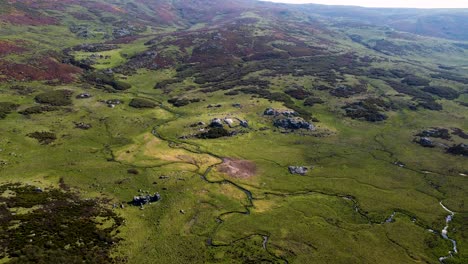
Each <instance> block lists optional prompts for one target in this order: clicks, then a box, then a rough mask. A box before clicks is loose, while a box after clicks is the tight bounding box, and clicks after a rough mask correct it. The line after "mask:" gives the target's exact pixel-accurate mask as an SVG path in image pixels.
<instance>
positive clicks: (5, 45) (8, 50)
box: [0, 40, 27, 57]
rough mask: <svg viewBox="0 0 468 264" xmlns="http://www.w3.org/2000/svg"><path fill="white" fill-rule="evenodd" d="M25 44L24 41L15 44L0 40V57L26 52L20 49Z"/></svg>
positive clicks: (22, 48)
mask: <svg viewBox="0 0 468 264" xmlns="http://www.w3.org/2000/svg"><path fill="white" fill-rule="evenodd" d="M25 43H26V42H25V41H20V40H17V41H15V42H11V41H3V40H0V57H2V56H6V55H9V54H19V53H22V52H24V51H26V50H27V49H26V48H24V47H22V46H23V45H25Z"/></svg>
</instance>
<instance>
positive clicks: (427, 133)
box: [418, 127, 450, 139]
mask: <svg viewBox="0 0 468 264" xmlns="http://www.w3.org/2000/svg"><path fill="white" fill-rule="evenodd" d="M418 136H420V137H433V138H443V139H450V133H449V131H448V129H446V128H438V127H435V128H429V129H425V130H423V131H421V133H419V134H418Z"/></svg>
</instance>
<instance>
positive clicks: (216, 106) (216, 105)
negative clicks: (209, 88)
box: [206, 104, 222, 108]
mask: <svg viewBox="0 0 468 264" xmlns="http://www.w3.org/2000/svg"><path fill="white" fill-rule="evenodd" d="M220 107H222V105H220V104H215V105H213V104H209V105H208V106H207V107H206V108H220Z"/></svg>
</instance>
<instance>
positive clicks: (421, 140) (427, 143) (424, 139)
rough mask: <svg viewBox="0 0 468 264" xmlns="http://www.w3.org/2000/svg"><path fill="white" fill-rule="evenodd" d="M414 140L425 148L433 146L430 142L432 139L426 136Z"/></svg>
mask: <svg viewBox="0 0 468 264" xmlns="http://www.w3.org/2000/svg"><path fill="white" fill-rule="evenodd" d="M416 142H418V143H419V145H421V146H423V147H425V148H433V147H435V146H434V143H433V142H432V140H431V139H430V138H427V137H421V138H419V140H417V141H416Z"/></svg>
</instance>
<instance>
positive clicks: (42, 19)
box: [0, 12, 58, 26]
mask: <svg viewBox="0 0 468 264" xmlns="http://www.w3.org/2000/svg"><path fill="white" fill-rule="evenodd" d="M0 20H2V21H4V22H7V23H10V24H14V25H28V26H44V25H56V24H58V20H57V19H55V18H53V17H49V16H46V15H43V14H39V13H37V14H32V13H23V12H12V13H10V14H7V15H2V16H0Z"/></svg>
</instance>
